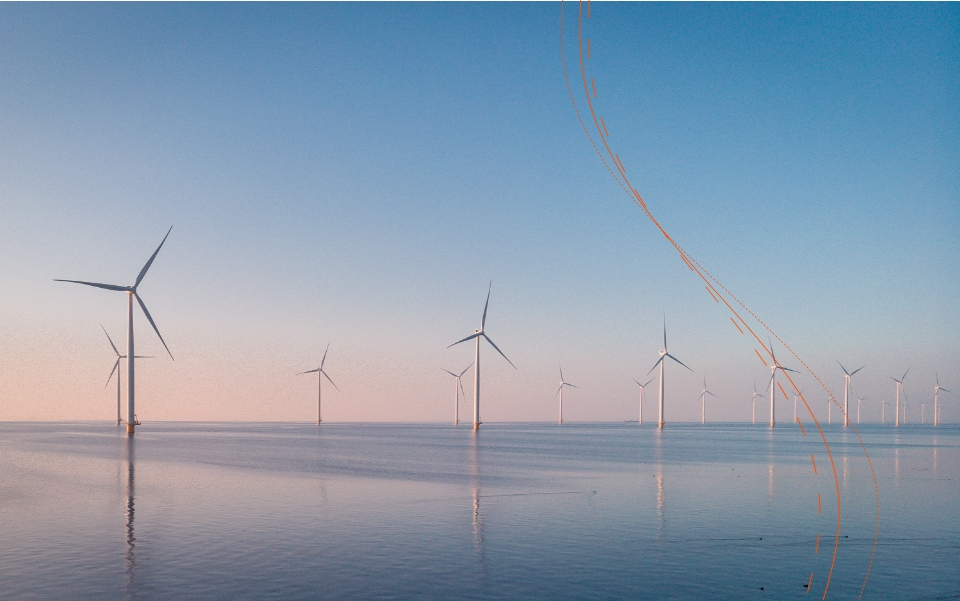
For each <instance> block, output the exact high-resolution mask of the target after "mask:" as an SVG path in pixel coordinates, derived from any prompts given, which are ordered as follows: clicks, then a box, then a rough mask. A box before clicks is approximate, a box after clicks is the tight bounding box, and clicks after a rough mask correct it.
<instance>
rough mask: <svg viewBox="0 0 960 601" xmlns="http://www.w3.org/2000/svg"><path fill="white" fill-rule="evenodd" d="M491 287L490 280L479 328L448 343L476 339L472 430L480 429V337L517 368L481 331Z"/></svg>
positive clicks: (485, 321)
mask: <svg viewBox="0 0 960 601" xmlns="http://www.w3.org/2000/svg"><path fill="white" fill-rule="evenodd" d="M491 288H493V282H492V281H491V282H490V285H489V286H488V287H487V302H486V303H484V304H483V317H481V318H480V329H479V330H474V331H473V334H472V335H470V336H467V337H466V338H464V339H463V340H458V341H456V342H454V343H453V344H451V345H450V346H456V345H458V344H460V343H461V342H466V341H467V340H473V339H476V341H477V346H476V352H475V354H474V359H473V429H474V430H479V429H480V339H481V338H483V339H485V340H486V341H487V342H489V343H490V346H492V347H493V348H494V349H495V350H496V351H497V352H498V353H500V356H501V357H503V358H504V359H506V361H507V363H509V364H510V366H511V367H512V368H513V369H517V366H516V365H514V364H513V362H512V361H510V359H507V356H506V355H504V354H503V351H501V350H500V349H499V348H497V345H496V344H494V343H493V340H490V337H489V336H487V335H486V333H484V331H483V328H484V326H485V325H486V323H487V306H489V305H490V290H491ZM450 346H448V347H447V348H450Z"/></svg>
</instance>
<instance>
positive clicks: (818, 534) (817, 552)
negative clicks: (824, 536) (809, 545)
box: [813, 532, 820, 555]
mask: <svg viewBox="0 0 960 601" xmlns="http://www.w3.org/2000/svg"><path fill="white" fill-rule="evenodd" d="M813 552H814V553H815V554H817V555H819V554H820V533H819V532H818V533H817V546H815V547H814V548H813Z"/></svg>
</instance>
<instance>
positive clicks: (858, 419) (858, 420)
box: [857, 396, 867, 426]
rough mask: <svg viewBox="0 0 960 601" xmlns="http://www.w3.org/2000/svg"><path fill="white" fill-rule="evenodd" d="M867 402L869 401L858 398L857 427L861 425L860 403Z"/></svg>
mask: <svg viewBox="0 0 960 601" xmlns="http://www.w3.org/2000/svg"><path fill="white" fill-rule="evenodd" d="M865 400H867V399H864V398H860V396H857V425H858V426H859V425H860V403H862V402H864V401H865Z"/></svg>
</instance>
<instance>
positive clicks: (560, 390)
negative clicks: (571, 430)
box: [553, 363, 580, 424]
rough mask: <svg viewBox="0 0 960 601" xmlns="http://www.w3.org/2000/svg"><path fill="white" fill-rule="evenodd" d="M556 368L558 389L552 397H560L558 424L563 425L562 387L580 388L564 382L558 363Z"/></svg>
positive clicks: (561, 367)
mask: <svg viewBox="0 0 960 601" xmlns="http://www.w3.org/2000/svg"><path fill="white" fill-rule="evenodd" d="M557 366H558V367H560V387H559V388H557V394H555V395H553V396H554V398H556V396H557V395H560V421H559V422H558V423H561V424H562V423H563V387H564V386H569V387H571V388H580V387H579V386H577V385H575V384H571V383H570V382H567V381H565V380H564V379H563V366H561V365H560V364H559V363H558V364H557Z"/></svg>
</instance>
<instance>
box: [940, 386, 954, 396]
mask: <svg viewBox="0 0 960 601" xmlns="http://www.w3.org/2000/svg"><path fill="white" fill-rule="evenodd" d="M940 390H942V391H944V392H950V391H949V390H947V389H946V388H943V387H941V388H940ZM951 394H953V393H951Z"/></svg>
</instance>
